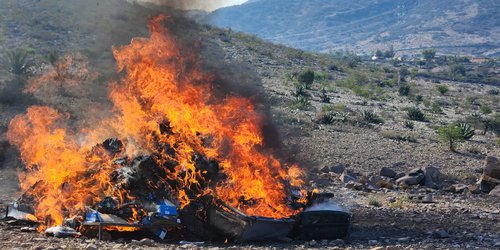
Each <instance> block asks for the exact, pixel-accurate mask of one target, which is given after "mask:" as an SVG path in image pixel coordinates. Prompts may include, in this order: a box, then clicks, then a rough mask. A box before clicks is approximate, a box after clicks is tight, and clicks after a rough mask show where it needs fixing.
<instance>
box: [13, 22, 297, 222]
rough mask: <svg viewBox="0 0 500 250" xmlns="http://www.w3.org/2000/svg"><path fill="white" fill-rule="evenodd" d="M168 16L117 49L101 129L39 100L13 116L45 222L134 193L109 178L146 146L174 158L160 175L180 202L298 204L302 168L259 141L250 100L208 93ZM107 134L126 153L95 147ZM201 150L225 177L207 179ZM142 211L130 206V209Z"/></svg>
mask: <svg viewBox="0 0 500 250" xmlns="http://www.w3.org/2000/svg"><path fill="white" fill-rule="evenodd" d="M165 21H168V17H165V16H159V17H156V18H154V19H152V20H151V22H150V24H149V26H150V27H149V28H150V31H151V36H150V37H149V38H135V39H133V40H132V41H131V43H130V44H129V45H126V46H122V47H116V48H113V52H114V56H115V58H116V61H117V65H118V72H119V73H122V74H121V75H123V77H122V78H121V79H120V80H118V81H116V82H113V83H111V84H110V94H109V97H110V100H111V101H112V102H113V104H114V107H115V110H114V116H113V117H111V118H110V119H108V120H106V121H103V122H102V124H98V126H96V128H78V129H70V128H69V127H68V125H66V124H67V123H68V121H69V119H70V117H69V115H68V114H61V113H59V112H58V111H56V110H54V109H52V108H50V107H44V106H34V107H30V108H28V110H27V112H26V114H23V115H18V116H16V117H15V118H14V119H13V120H12V121H11V123H10V126H9V131H8V138H9V141H10V142H11V143H12V144H13V145H16V146H17V147H18V148H19V150H20V152H21V158H22V160H23V162H24V164H25V166H26V169H25V170H24V171H21V172H20V174H19V177H20V182H21V188H22V190H23V191H24V192H26V193H28V194H29V195H31V196H33V197H34V199H35V203H36V207H35V210H36V214H35V215H36V217H37V218H38V219H39V220H42V221H46V225H57V224H61V223H62V222H63V219H64V218H65V217H68V216H72V215H75V214H78V212H80V211H82V210H83V209H84V208H85V206H88V205H92V204H95V203H96V202H99V201H100V200H101V199H102V198H103V197H119V199H120V202H124V201H125V200H127V201H130V200H134V199H135V198H136V197H132V196H131V195H130V194H128V193H127V192H126V191H125V190H120V189H117V188H116V187H115V186H114V185H113V183H112V181H111V177H110V176H111V174H112V173H113V172H114V171H116V170H117V169H118V168H120V165H118V164H115V163H114V162H115V161H116V159H118V158H119V157H129V158H132V157H134V156H137V155H141V154H142V155H150V154H154V155H156V157H154V160H155V162H156V164H157V165H158V166H160V167H164V166H166V162H175V163H176V164H175V168H174V169H168V168H167V167H164V168H165V173H166V175H165V176H162V177H161V178H162V182H163V183H162V184H164V185H165V186H166V187H168V188H169V189H170V190H169V191H170V193H171V194H172V195H173V197H172V198H174V199H176V202H177V203H178V204H179V206H180V207H181V208H182V207H184V206H186V205H187V204H189V203H190V202H192V200H193V199H196V198H197V197H199V196H201V195H204V194H212V195H214V196H215V197H217V198H219V199H221V200H222V201H224V202H225V203H227V204H229V205H231V206H233V207H236V208H238V209H240V210H241V211H243V212H245V213H247V214H248V215H254V216H265V217H274V218H283V217H288V216H291V215H294V214H296V213H297V212H298V211H296V210H293V209H291V208H290V207H289V206H288V205H287V196H288V193H289V191H288V190H289V188H290V186H291V185H293V186H300V185H301V184H302V181H301V180H300V179H301V177H302V175H303V173H302V172H301V170H300V169H299V168H298V167H297V166H291V167H289V166H286V165H284V164H282V163H281V162H280V161H279V160H278V159H277V158H276V157H274V156H272V155H271V154H270V153H267V152H266V151H265V150H264V149H263V133H262V122H263V116H262V115H261V114H259V112H257V110H256V108H255V106H254V104H253V103H252V102H251V101H250V100H249V99H247V98H243V97H237V96H227V97H225V98H216V97H215V96H214V95H213V94H212V85H211V84H212V79H213V77H211V75H209V74H207V73H204V72H203V71H201V70H200V67H199V63H198V61H197V59H196V57H195V56H194V55H192V54H189V55H186V54H185V53H182V52H181V51H183V50H182V49H181V48H180V46H179V45H178V43H177V42H176V41H175V38H174V37H173V36H171V35H170V33H169V31H168V29H167V28H165V27H164V25H163V24H162V23H163V22H165ZM67 63H69V61H67ZM111 137H115V138H120V140H122V141H123V142H125V143H124V145H123V147H124V150H123V152H124V153H117V154H110V153H109V152H107V151H106V150H105V149H104V148H103V147H102V146H99V143H101V142H102V141H103V140H104V139H107V138H111ZM95 145H98V146H95ZM159 145H168V146H169V148H171V149H172V150H171V152H167V150H164V147H160V146H159ZM172 152H174V153H172ZM123 154H125V155H123ZM200 157H201V158H203V159H208V160H213V161H215V162H218V164H219V171H220V173H221V174H220V175H221V176H223V177H224V178H221V177H218V178H214V179H213V180H208V179H205V176H206V174H207V170H206V169H201V168H200V167H199V164H197V162H196V161H197V160H198V159H200ZM171 183H175V185H172V184H171ZM35 184H36V185H35ZM148 185H151V186H152V187H155V188H156V187H160V186H159V184H158V183H150V184H148ZM139 214H140V213H138V212H137V211H134V217H136V216H139Z"/></svg>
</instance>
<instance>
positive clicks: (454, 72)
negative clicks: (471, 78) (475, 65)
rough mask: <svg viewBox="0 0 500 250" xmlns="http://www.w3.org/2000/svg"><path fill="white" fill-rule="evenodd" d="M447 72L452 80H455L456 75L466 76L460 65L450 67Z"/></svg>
mask: <svg viewBox="0 0 500 250" xmlns="http://www.w3.org/2000/svg"><path fill="white" fill-rule="evenodd" d="M449 70H450V72H449V74H450V77H451V79H452V80H455V78H456V77H457V76H458V75H462V76H465V74H466V70H465V67H464V66H463V65H462V64H453V65H451V66H450V69H449Z"/></svg>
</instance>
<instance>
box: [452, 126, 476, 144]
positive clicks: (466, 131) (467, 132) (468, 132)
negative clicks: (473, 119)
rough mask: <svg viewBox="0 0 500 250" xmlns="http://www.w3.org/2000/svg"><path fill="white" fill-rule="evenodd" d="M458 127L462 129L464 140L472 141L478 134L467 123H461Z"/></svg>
mask: <svg viewBox="0 0 500 250" xmlns="http://www.w3.org/2000/svg"><path fill="white" fill-rule="evenodd" d="M457 126H458V127H459V128H460V134H461V135H462V138H463V139H464V140H470V139H471V138H472V137H473V136H474V135H475V134H476V132H475V131H474V129H473V128H472V127H471V125H469V124H467V123H463V122H461V123H458V124H457Z"/></svg>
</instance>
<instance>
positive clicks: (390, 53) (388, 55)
mask: <svg viewBox="0 0 500 250" xmlns="http://www.w3.org/2000/svg"><path fill="white" fill-rule="evenodd" d="M395 55H396V52H394V46H392V45H391V47H389V49H388V50H386V51H385V52H384V57H385V58H393V57H394V56H395Z"/></svg>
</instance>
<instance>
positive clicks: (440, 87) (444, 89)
mask: <svg viewBox="0 0 500 250" xmlns="http://www.w3.org/2000/svg"><path fill="white" fill-rule="evenodd" d="M437 90H438V91H439V93H441V95H445V94H446V93H448V91H449V90H450V89H449V88H448V86H446V85H438V86H437Z"/></svg>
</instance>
